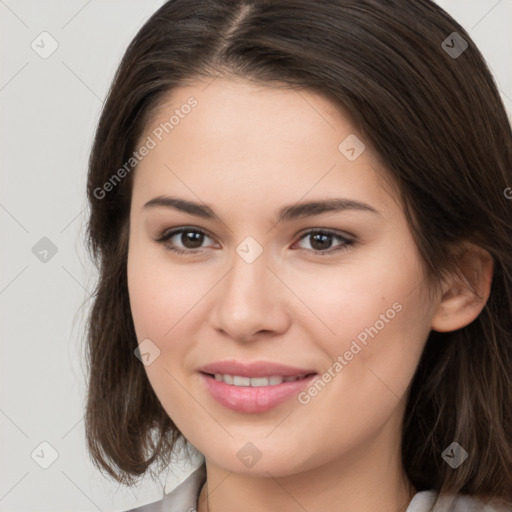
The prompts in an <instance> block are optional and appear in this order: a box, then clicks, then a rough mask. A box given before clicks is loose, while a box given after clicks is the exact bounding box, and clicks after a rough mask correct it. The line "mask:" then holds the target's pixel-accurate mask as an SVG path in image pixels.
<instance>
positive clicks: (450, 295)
mask: <svg viewBox="0 0 512 512" xmlns="http://www.w3.org/2000/svg"><path fill="white" fill-rule="evenodd" d="M456 259H457V262H458V267H459V272H458V273H453V274H451V275H450V276H449V277H448V278H446V279H445V281H444V283H443V287H442V294H441V295H442V296H441V299H440V302H439V304H438V306H437V308H436V310H435V312H434V315H433V317H432V329H433V330H434V331H438V332H449V331H455V330H457V329H461V328H462V327H465V326H466V325H468V324H470V323H471V322H472V321H473V320H474V319H475V318H477V317H478V315H479V314H480V313H481V311H482V309H483V308H484V306H485V303H486V302H487V299H488V298H489V295H490V293H491V283H492V275H493V268H494V265H493V259H492V256H491V255H490V254H489V252H488V251H486V250H485V249H483V248H482V247H479V246H477V245H474V244H470V243H465V244H464V246H463V250H462V251H461V252H460V253H459V254H458V256H457V257H456Z"/></svg>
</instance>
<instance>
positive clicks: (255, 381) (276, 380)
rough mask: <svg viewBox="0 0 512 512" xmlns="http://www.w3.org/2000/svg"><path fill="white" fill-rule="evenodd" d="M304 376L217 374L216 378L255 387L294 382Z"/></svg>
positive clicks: (237, 384) (225, 382)
mask: <svg viewBox="0 0 512 512" xmlns="http://www.w3.org/2000/svg"><path fill="white" fill-rule="evenodd" d="M300 378H302V377H282V376H281V375H272V376H271V377H241V376H240V375H227V374H222V373H216V374H215V380H217V381H219V382H224V384H230V385H231V386H251V387H253V388H257V387H263V386H277V385H278V384H282V383H283V382H294V381H296V380H299V379H300Z"/></svg>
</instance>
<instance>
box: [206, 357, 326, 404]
mask: <svg viewBox="0 0 512 512" xmlns="http://www.w3.org/2000/svg"><path fill="white" fill-rule="evenodd" d="M199 375H200V377H201V381H202V383H203V385H204V386H205V389H206V391H208V393H209V394H210V396H211V397H212V398H214V399H215V400H216V401H217V402H218V403H219V404H220V405H222V406H224V407H226V408H228V409H231V410H234V411H237V412H243V413H261V412H265V411H268V410H270V409H272V408H274V407H277V406H278V405H280V404H282V403H284V402H286V401H288V400H289V399H291V398H292V397H294V396H297V395H298V393H300V392H301V391H302V390H303V389H304V388H305V387H307V386H308V385H310V384H311V382H312V381H313V380H314V379H315V377H316V376H317V375H318V374H317V372H315V371H314V370H311V369H308V368H296V367H292V366H287V365H282V364H278V363H272V362H266V361H258V362H255V363H250V364H244V363H241V362H239V361H219V362H217V363H212V364H208V365H206V366H203V367H201V368H200V369H199Z"/></svg>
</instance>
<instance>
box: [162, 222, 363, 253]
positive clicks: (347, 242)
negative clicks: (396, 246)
mask: <svg viewBox="0 0 512 512" xmlns="http://www.w3.org/2000/svg"><path fill="white" fill-rule="evenodd" d="M182 233H199V234H201V235H204V236H207V237H208V238H212V237H211V236H210V235H209V234H208V233H207V232H206V231H204V230H203V229H201V228H188V227H183V228H178V229H173V230H171V231H163V232H162V233H161V234H160V237H159V238H158V239H157V240H156V242H157V243H161V244H163V245H164V246H165V248H166V249H167V250H169V251H172V252H174V253H176V254H198V253H199V252H200V251H201V248H199V249H180V248H177V247H171V246H170V245H169V244H167V242H168V241H169V240H170V239H171V238H173V237H174V236H176V235H179V234H182ZM318 234H322V235H330V236H333V237H335V238H338V239H339V240H341V241H342V242H343V243H342V244H340V245H339V246H338V247H337V248H335V249H326V250H324V251H315V250H312V249H302V250H304V251H308V252H313V253H314V254H315V255H318V256H326V255H330V254H334V253H340V252H344V251H347V250H349V248H350V247H351V246H353V245H355V243H356V241H355V240H351V239H348V238H346V237H344V236H342V235H340V234H339V233H337V232H335V231H332V230H330V229H320V228H317V229H310V230H309V231H306V232H305V233H303V234H302V236H301V237H300V238H299V240H298V241H299V242H300V241H301V240H303V239H304V238H307V237H308V236H313V235H318Z"/></svg>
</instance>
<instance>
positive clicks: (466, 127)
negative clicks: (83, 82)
mask: <svg viewBox="0 0 512 512" xmlns="http://www.w3.org/2000/svg"><path fill="white" fill-rule="evenodd" d="M453 32H457V33H458V35H459V36H460V37H462V38H463V39H464V40H465V41H466V42H467V44H468V48H467V49H466V50H465V51H464V52H463V53H462V54H460V55H458V56H455V55H454V54H453V53H451V54H450V52H449V51H447V48H446V46H445V45H443V41H445V40H446V39H447V38H448V37H449V36H451V35H452V34H453ZM452 37H453V36H452ZM457 37H458V36H457ZM449 41H450V45H449V46H450V47H453V46H454V44H455V43H454V42H453V39H452V40H449ZM220 74H222V75H223V76H226V77H237V76H239V77H243V78H245V79H250V80H255V81H257V82H260V83H264V84H268V85H271V86H274V85H275V86H279V85H280V84H281V86H282V85H283V84H285V85H286V86H287V87H296V88H302V89H306V90H309V91H312V92H314V93H317V94H320V95H323V96H324V97H326V98H328V99H330V100H332V101H333V102H335V103H336V104H338V105H339V106H340V107H341V108H343V109H344V110H345V111H346V112H348V113H349V114H350V116H351V119H352V121H353V123H354V124H355V125H356V126H357V127H358V129H359V130H360V133H362V134H363V136H364V140H365V143H367V144H369V145H371V147H372V148H374V150H375V151H376V153H377V154H378V155H379V157H380V159H381V161H382V162H383V164H384V165H385V167H386V168H387V169H388V170H389V173H390V175H391V176H392V177H393V178H394V180H396V183H397V184H398V187H399V192H400V199H401V201H402V203H403V207H404V211H405V214H406V216H407V219H408V221H409V225H410V228H411V231H412V234H413V236H414V237H415V240H416V243H417V245H418V247H419V249H420V252H421V255H422V258H423V259H424V264H425V268H426V269H427V271H428V276H429V281H430V284H433V285H438V284H439V283H440V280H441V278H442V277H443V276H444V275H445V274H446V272H449V271H454V270H456V267H455V260H454V258H453V257H452V252H451V249H452V248H453V246H454V245H456V244H457V243H460V242H462V241H468V242H472V243H475V244H477V245H479V246H480V247H482V248H484V249H485V250H487V251H488V252H489V253H490V254H491V256H492V258H493V261H494V275H493V282H492V288H491V294H490V297H489V300H488V301H487V303H486V305H485V307H484V309H483V311H482V313H481V314H480V315H479V316H478V318H477V319H476V320H474V321H473V322H472V323H470V324H469V325H467V326H466V327H464V328H462V329H458V330H456V331H454V332H444V333H439V332H434V331H432V332H431V333H430V336H429V338H428V340H427V343H426V345H425V349H424V353H423V355H422V358H421V360H420V363H419V365H418V368H417V371H416V373H415V376H414V378H413V381H412V383H411V387H410V393H409V396H408V402H407V407H406V413H405V417H404V424H403V432H402V447H401V448H402V461H403V465H404V468H405V471H406V473H407V475H408V477H409V479H410V480H411V482H412V483H413V485H414V486H415V487H416V488H417V489H418V490H425V489H434V490H436V491H441V490H443V491H444V490H450V491H452V492H461V493H467V494H472V495H480V496H483V497H492V496H496V497H501V498H503V499H506V500H509V501H512V379H511V375H512V293H511V290H512V288H511V284H512V222H511V214H510V212H511V207H512V202H511V201H507V198H506V194H505V190H507V189H508V187H509V186H512V138H511V130H510V124H509V121H508V119H507V116H506V112H505V109H504V106H503V103H502V101H501V99H500V96H499V93H498V90H497V87H496V85H495V83H494V81H493V78H492V76H491V73H490V71H489V69H488V68H487V66H486V63H485V61H484V59H483V57H482V55H481V54H480V52H479V51H478V49H477V48H476V46H475V44H474V43H473V41H472V40H471V38H470V37H469V35H468V34H467V33H466V31H465V30H464V29H463V28H462V27H461V26H460V25H459V24H458V23H457V22H455V21H454V20H453V19H452V18H451V17H450V16H449V15H448V14H446V13H445V12H444V11H443V10H442V9H441V8H439V7H438V6H437V5H436V4H434V3H433V2H431V1H429V0H415V1H399V0H321V1H315V2H311V1H309V0H272V1H265V0H208V1H207V2H205V1H203V0H171V1H169V2H167V3H165V4H164V5H163V6H162V7H161V8H160V9H159V10H158V11H157V12H156V13H155V14H154V15H153V16H152V17H151V18H150V19H149V20H148V21H147V22H146V23H145V25H144V26H143V27H142V28H141V29H140V31H139V32H138V34H137V35H136V37H135V38H134V39H133V41H132V42H131V44H130V45H129V47H128V49H127V51H126V53H125V55H124V57H123V59H122V62H121V64H120V66H119V69H118V71H117V74H116V76H115V79H114V81H113V84H112V86H111V89H110V92H109V95H108V98H107V101H106V103H105V105H104V109H103V112H102V115H101V118H100V121H99V126H98V129H97V133H96V137H95V141H94V145H93V148H92V153H91V156H90V162H89V175H88V198H89V202H90V209H91V212H90V219H89V225H88V235H89V247H90V250H91V253H92V255H93V257H94V258H95V261H96V262H97V265H98V267H99V272H100V277H99V282H98V284H97V288H96V292H95V296H94V304H93V307H92V310H91V313H90V317H89V324H88V328H89V330H88V345H87V349H88V350H87V362H88V369H89V372H90V375H89V390H88V401H87V407H86V435H87V442H88V448H89V450H90V453H91V455H92V457H93V460H94V462H95V463H96V464H97V466H98V467H99V468H100V469H103V470H105V471H106V472H107V473H108V474H110V475H111V476H113V477H114V478H116V479H117V480H119V481H121V482H123V483H131V482H133V481H134V479H135V478H136V477H138V476H141V475H142V474H143V473H144V472H146V471H147V470H150V469H151V467H153V463H159V464H160V466H161V467H164V466H166V465H167V464H169V462H170V461H171V459H172V458H171V451H172V448H173V446H174V445H175V443H176V441H177V440H178V439H179V438H180V437H181V433H180V432H179V431H178V430H177V428H176V426H175V425H174V424H173V422H172V419H171V418H169V417H168V415H167V414H166V412H165V410H164V409H163V407H162V406H161V404H160V402H159V400H158V398H157V397H156V395H155V393H154V392H153V390H152V388H151V386H150V384H149V381H148V379H147V376H146V373H145V370H144V367H143V365H142V364H141V362H140V361H139V360H138V359H137V358H136V357H135V356H134V349H135V348H136V347H137V340H136V336H135V332H134V327H133V321H132V316H131V311H130V305H129V297H128V288H127V276H126V261H127V248H128V244H127V242H128V218H129V217H128V216H129V209H130V201H131V186H132V185H131V184H132V176H133V172H136V171H133V172H132V173H129V172H128V173H126V177H124V179H122V180H121V179H120V180H118V182H115V184H114V185H113V186H110V187H109V189H108V192H105V190H107V188H106V187H104V184H105V183H107V182H108V181H109V180H111V178H112V177H113V175H114V173H115V172H116V170H117V169H119V168H120V167H121V166H123V164H125V163H126V162H127V161H129V159H130V157H131V156H132V153H133V151H134V149H135V147H136V143H137V141H138V140H139V138H140V137H141V136H142V134H143V131H144V129H145V128H146V127H147V121H148V119H149V118H150V116H151V113H152V112H154V111H156V110H157V109H158V107H159V105H161V104H162V102H163V101H164V99H165V97H167V96H168V94H169V93H170V92H172V90H173V89H174V88H176V87H177V86H181V85H184V84H186V83H187V81H188V80H191V79H193V78H196V77H199V76H206V77H212V78H213V77H215V76H217V75H220ZM110 183H112V181H110ZM452 441H457V442H458V443H459V444H460V445H461V446H462V447H463V448H464V449H465V450H466V451H467V452H468V453H469V458H468V459H467V460H466V461H465V462H464V463H463V464H462V465H460V466H459V467H458V468H457V469H456V470H454V469H452V468H451V467H450V466H449V465H448V464H447V463H446V462H445V461H444V460H443V459H442V457H441V453H442V452H443V450H444V449H445V448H446V447H447V446H448V445H449V444H450V443H452Z"/></svg>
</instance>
